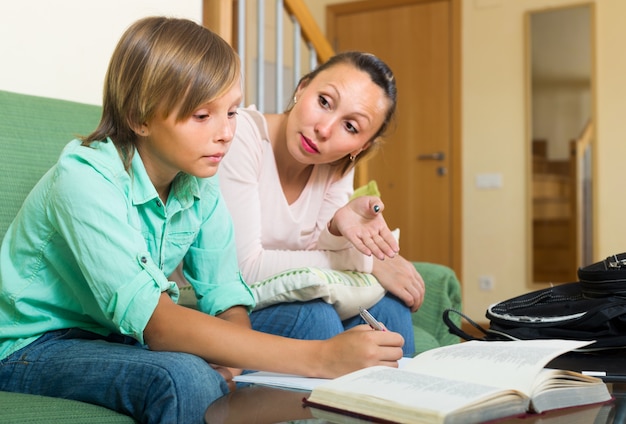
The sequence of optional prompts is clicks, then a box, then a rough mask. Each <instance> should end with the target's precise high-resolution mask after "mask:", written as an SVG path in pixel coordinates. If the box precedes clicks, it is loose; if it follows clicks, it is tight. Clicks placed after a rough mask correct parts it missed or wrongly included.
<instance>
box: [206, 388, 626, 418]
mask: <svg viewBox="0 0 626 424" xmlns="http://www.w3.org/2000/svg"><path fill="white" fill-rule="evenodd" d="M608 386H609V389H610V391H611V393H613V397H614V400H613V401H612V402H610V403H607V404H603V405H589V406H582V407H578V408H571V409H565V410H559V411H550V412H547V413H544V414H538V415H536V416H526V417H523V418H510V419H503V420H498V423H499V424H501V423H504V424H514V423H517V424H522V423H523V424H537V423H555V424H556V423H563V424H575V423H580V424H589V423H593V424H609V423H626V384H608ZM308 394H309V392H305V391H297V390H288V389H278V388H273V387H267V386H254V385H253V386H248V387H244V388H240V389H237V390H236V391H234V392H232V393H230V394H228V395H226V396H224V397H222V398H221V399H218V400H217V401H216V402H214V403H213V404H212V405H211V406H210V407H209V408H208V409H207V411H206V414H205V417H204V418H205V422H206V424H241V423H255V424H275V423H294V424H295V423H302V424H304V423H306V424H313V423H316V424H317V423H319V424H322V423H329V422H333V423H339V424H341V423H366V422H368V421H362V420H358V419H355V418H351V417H347V416H346V417H343V416H337V418H336V419H333V421H326V420H322V419H317V418H315V417H314V415H313V411H312V410H311V409H310V408H308V407H305V406H303V404H302V399H303V398H305V397H307V396H308Z"/></svg>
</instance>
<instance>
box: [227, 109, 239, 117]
mask: <svg viewBox="0 0 626 424" xmlns="http://www.w3.org/2000/svg"><path fill="white" fill-rule="evenodd" d="M237 115H239V112H237V111H236V110H234V111H232V112H228V117H229V118H234V117H235V116H237Z"/></svg>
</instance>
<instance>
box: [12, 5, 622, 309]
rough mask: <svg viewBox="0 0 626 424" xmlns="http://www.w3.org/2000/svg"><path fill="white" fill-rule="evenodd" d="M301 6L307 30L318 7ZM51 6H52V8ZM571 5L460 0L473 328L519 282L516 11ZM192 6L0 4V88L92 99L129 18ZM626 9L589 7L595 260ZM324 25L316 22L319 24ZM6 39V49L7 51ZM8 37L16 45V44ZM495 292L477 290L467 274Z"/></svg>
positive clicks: (520, 126)
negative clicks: (482, 179) (494, 179)
mask: <svg viewBox="0 0 626 424" xmlns="http://www.w3.org/2000/svg"><path fill="white" fill-rule="evenodd" d="M338 2H339V1H328V0H319V1H318V0H307V1H306V3H307V4H308V6H309V7H310V8H311V9H312V11H313V14H314V16H315V17H316V19H318V20H319V22H322V23H323V20H324V19H325V16H326V15H325V9H324V8H325V6H326V5H327V4H330V3H338ZM52 3H54V5H55V7H54V8H53V7H52V5H51V4H52ZM578 3H581V1H576V0H463V5H462V14H463V19H462V25H463V28H462V34H463V37H462V38H463V41H462V43H463V44H462V49H463V69H462V84H463V92H462V109H463V112H462V114H463V118H462V140H463V155H464V156H463V180H464V186H463V256H464V258H463V263H464V268H463V270H462V274H463V277H464V278H463V289H464V302H465V310H466V312H467V313H468V314H469V315H470V316H472V317H474V318H477V319H481V318H482V317H483V316H484V311H485V309H486V307H487V306H488V305H489V304H490V303H493V302H496V301H499V300H502V299H505V298H508V297H511V296H514V295H517V294H519V293H521V292H524V291H527V290H529V289H530V288H529V286H528V284H527V281H528V280H529V276H528V263H527V249H526V243H527V230H528V228H527V221H528V219H527V214H528V208H527V204H526V190H527V187H526V184H527V181H526V174H525V172H526V154H527V149H526V147H525V146H526V145H527V143H526V140H525V137H526V121H525V87H524V79H525V74H524V14H525V13H526V12H527V11H529V10H537V9H542V8H546V7H550V6H559V5H569V4H578ZM200 9H201V1H200V0H179V1H176V2H174V1H166V0H158V1H157V0H132V1H131V0H109V1H108V2H100V4H99V3H96V2H85V1H84V0H56V1H55V2H50V1H48V0H29V1H19V2H18V1H14V2H12V3H11V4H9V5H7V4H6V2H3V3H2V5H1V6H0V37H1V38H0V39H1V40H3V41H2V44H0V55H1V57H2V63H3V66H2V67H0V89H4V90H13V91H18V92H25V93H33V94H40V95H47V96H53V97H60V98H67V99H71V100H79V101H86V102H89V103H99V102H100V92H101V85H102V79H103V76H104V70H105V68H106V63H107V62H108V59H109V56H110V54H111V51H112V50H113V47H114V45H115V42H116V41H117V39H118V38H119V36H120V35H121V32H122V31H123V30H124V28H125V27H126V26H127V25H128V24H129V23H130V22H132V21H133V20H135V19H136V18H137V17H139V16H144V15H147V14H154V13H170V14H176V15H180V16H187V17H190V18H196V19H200V16H201V12H200ZM624 16H626V2H624V1H623V0H601V1H598V2H597V3H596V28H595V32H596V37H597V39H596V43H595V46H596V80H597V87H596V93H597V97H596V100H597V103H596V108H595V109H596V113H597V137H598V142H597V146H596V158H595V160H596V163H595V175H594V180H595V187H596V204H597V205H598V207H597V210H596V217H595V222H596V233H595V235H596V239H595V244H596V249H595V257H596V259H601V258H604V257H606V256H608V255H610V254H612V253H618V252H622V251H626V241H625V236H626V225H625V224H624V222H623V217H624V216H626V202H625V201H624V200H623V198H624V196H623V188H622V184H623V182H624V181H625V180H626V175H624V173H625V172H626V167H625V166H624V165H623V161H624V158H626V141H625V140H626V119H624V115H625V113H626V77H625V75H626V55H625V54H623V50H624V48H623V45H624V41H625V40H626V26H625V25H623V17H624ZM321 26H322V28H324V25H321ZM7 40H10V42H7ZM15 40H21V43H20V45H18V43H17V42H16V41H15ZM482 173H501V174H502V175H503V187H502V188H501V189H499V190H479V189H477V188H476V187H475V178H476V175H478V174H482ZM481 275H490V276H493V277H494V279H495V289H494V290H493V291H490V292H483V291H481V290H480V289H479V287H478V281H479V277H480V276H481Z"/></svg>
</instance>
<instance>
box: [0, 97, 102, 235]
mask: <svg viewBox="0 0 626 424" xmlns="http://www.w3.org/2000/svg"><path fill="white" fill-rule="evenodd" d="M101 110H102V109H101V108H100V107H99V106H94V105H86V104H82V103H76V102H70V101H65V100H58V99H50V98H45V97H37V96H29V95H24V94H17V93H11V92H8V91H0V152H2V166H1V167H0V181H2V184H0V199H2V208H0V240H1V239H2V238H4V234H5V233H6V230H7V228H8V227H9V224H10V223H11V221H12V220H13V218H14V217H15V215H16V214H17V211H18V209H19V207H20V205H21V204H22V202H23V201H24V198H25V197H26V195H27V194H28V193H29V192H30V190H31V188H32V187H33V186H34V185H35V183H36V182H37V181H38V180H39V179H40V178H41V176H42V175H43V174H44V173H45V172H46V171H47V170H48V169H49V168H50V167H51V166H52V165H53V164H54V163H55V162H56V160H57V158H58V156H59V154H60V153H61V150H62V149H63V147H64V146H65V145H66V144H67V143H68V142H69V141H70V140H72V139H73V138H76V136H78V135H87V134H89V133H91V132H92V131H93V130H94V129H95V128H96V126H97V125H98V122H99V121H100V115H101Z"/></svg>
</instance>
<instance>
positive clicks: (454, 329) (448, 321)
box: [443, 309, 488, 340]
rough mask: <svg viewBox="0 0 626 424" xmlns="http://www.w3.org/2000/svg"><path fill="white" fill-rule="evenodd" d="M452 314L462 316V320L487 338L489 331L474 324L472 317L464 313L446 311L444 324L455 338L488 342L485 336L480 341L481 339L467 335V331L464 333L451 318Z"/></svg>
mask: <svg viewBox="0 0 626 424" xmlns="http://www.w3.org/2000/svg"><path fill="white" fill-rule="evenodd" d="M451 313H454V314H457V315H459V316H461V318H462V319H464V320H465V321H467V322H468V323H469V324H470V325H471V326H472V327H474V328H476V329H477V330H478V331H480V332H481V333H483V334H484V335H485V336H487V334H488V332H487V330H486V329H485V328H484V327H482V326H481V325H480V324H478V323H476V322H474V321H473V320H472V319H471V318H470V317H468V316H467V315H465V314H464V313H463V312H460V311H457V310H456V309H446V310H444V311H443V322H444V323H445V324H446V326H447V327H448V331H449V332H450V333H451V334H454V335H455V336H459V337H460V338H462V339H464V340H486V339H485V337H484V336H483V337H482V338H480V339H479V338H477V337H474V336H472V335H471V334H469V333H466V332H465V331H463V329H461V327H459V326H458V325H457V324H456V323H455V322H453V321H452V319H451V318H450V314H451Z"/></svg>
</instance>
